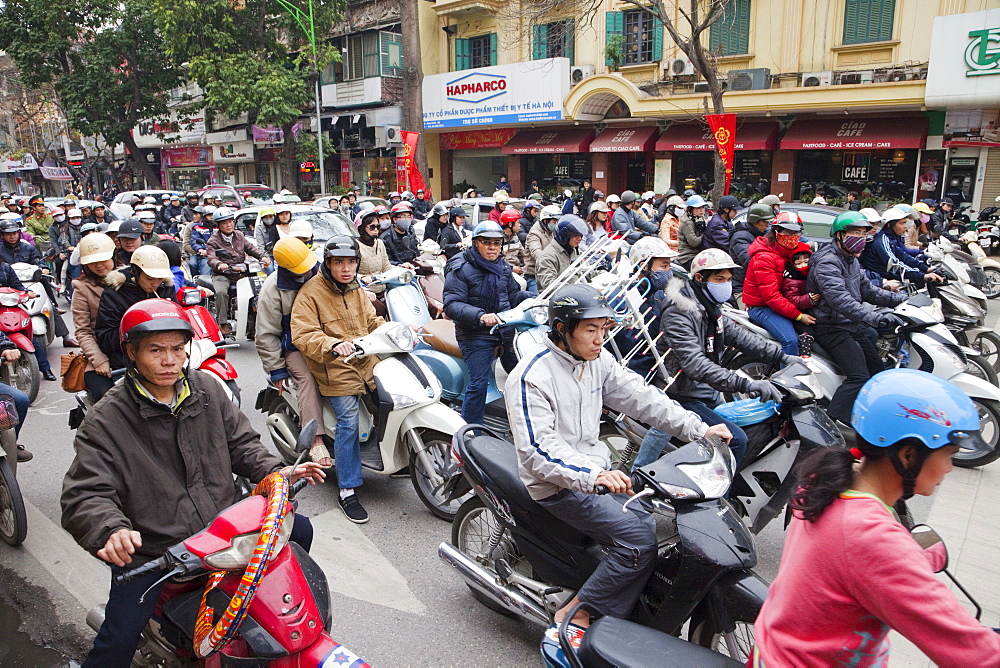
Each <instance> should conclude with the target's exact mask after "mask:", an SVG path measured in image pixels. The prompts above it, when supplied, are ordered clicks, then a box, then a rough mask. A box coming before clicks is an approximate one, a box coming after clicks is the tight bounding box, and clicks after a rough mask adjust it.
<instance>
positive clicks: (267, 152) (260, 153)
mask: <svg viewBox="0 0 1000 668" xmlns="http://www.w3.org/2000/svg"><path fill="white" fill-rule="evenodd" d="M257 160H258V162H281V149H280V148H274V147H273V146H272V147H270V148H258V149H257Z"/></svg>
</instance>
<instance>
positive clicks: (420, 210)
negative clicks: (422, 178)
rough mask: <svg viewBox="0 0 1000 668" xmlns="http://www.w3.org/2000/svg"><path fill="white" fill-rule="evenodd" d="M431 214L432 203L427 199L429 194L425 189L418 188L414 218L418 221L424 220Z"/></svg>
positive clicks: (414, 203) (414, 205) (414, 204)
mask: <svg viewBox="0 0 1000 668" xmlns="http://www.w3.org/2000/svg"><path fill="white" fill-rule="evenodd" d="M430 212H431V202H430V200H429V199H427V193H425V192H424V189H423V188H417V192H416V195H415V199H414V200H413V217H414V218H415V219H417V220H424V219H426V218H427V214H429V213H430Z"/></svg>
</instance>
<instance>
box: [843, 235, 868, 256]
mask: <svg viewBox="0 0 1000 668" xmlns="http://www.w3.org/2000/svg"><path fill="white" fill-rule="evenodd" d="M841 243H842V244H844V248H846V249H847V252H848V253H854V254H855V255H856V254H858V253H860V252H861V251H863V250H864V249H865V245H866V244H867V243H868V241H867V240H866V239H865V238H864V237H844V239H843V241H841Z"/></svg>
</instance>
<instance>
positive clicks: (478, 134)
mask: <svg viewBox="0 0 1000 668" xmlns="http://www.w3.org/2000/svg"><path fill="white" fill-rule="evenodd" d="M515 134H517V129H515V128H495V129H483V130H475V131H471V132H444V133H442V134H441V135H440V140H439V148H440V150H441V164H442V169H443V170H444V171H445V175H444V176H445V181H446V182H447V183H451V184H453V188H452V190H453V191H454V192H456V193H458V194H459V195H461V194H463V193H464V192H465V191H466V190H468V189H469V188H476V189H478V190H482V191H483V192H484V193H486V194H492V192H493V188H494V187H495V185H496V182H497V181H499V180H500V177H501V176H502V175H504V174H507V171H508V170H507V156H506V155H503V154H502V153H501V152H500V149H501V148H503V146H504V145H505V144H506V143H507V142H509V141H510V140H511V138H513V136H514V135H515ZM449 164H450V165H451V167H450V171H451V174H450V175H449V174H448V165H449ZM520 194H522V193H519V192H518V193H515V195H520Z"/></svg>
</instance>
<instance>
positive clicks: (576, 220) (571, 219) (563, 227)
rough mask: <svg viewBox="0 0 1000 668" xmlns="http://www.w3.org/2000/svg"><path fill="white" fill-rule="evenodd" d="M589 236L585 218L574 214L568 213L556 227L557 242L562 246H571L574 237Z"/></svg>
mask: <svg viewBox="0 0 1000 668" xmlns="http://www.w3.org/2000/svg"><path fill="white" fill-rule="evenodd" d="M586 234H587V223H585V222H584V221H583V218H581V217H580V216H577V215H575V214H572V213H567V214H566V215H565V216H563V217H562V218H560V219H559V223H558V224H557V225H556V234H555V240H556V242H558V243H559V244H560V245H562V246H566V245H568V244H569V240H570V238H572V237H582V236H584V235H586Z"/></svg>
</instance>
